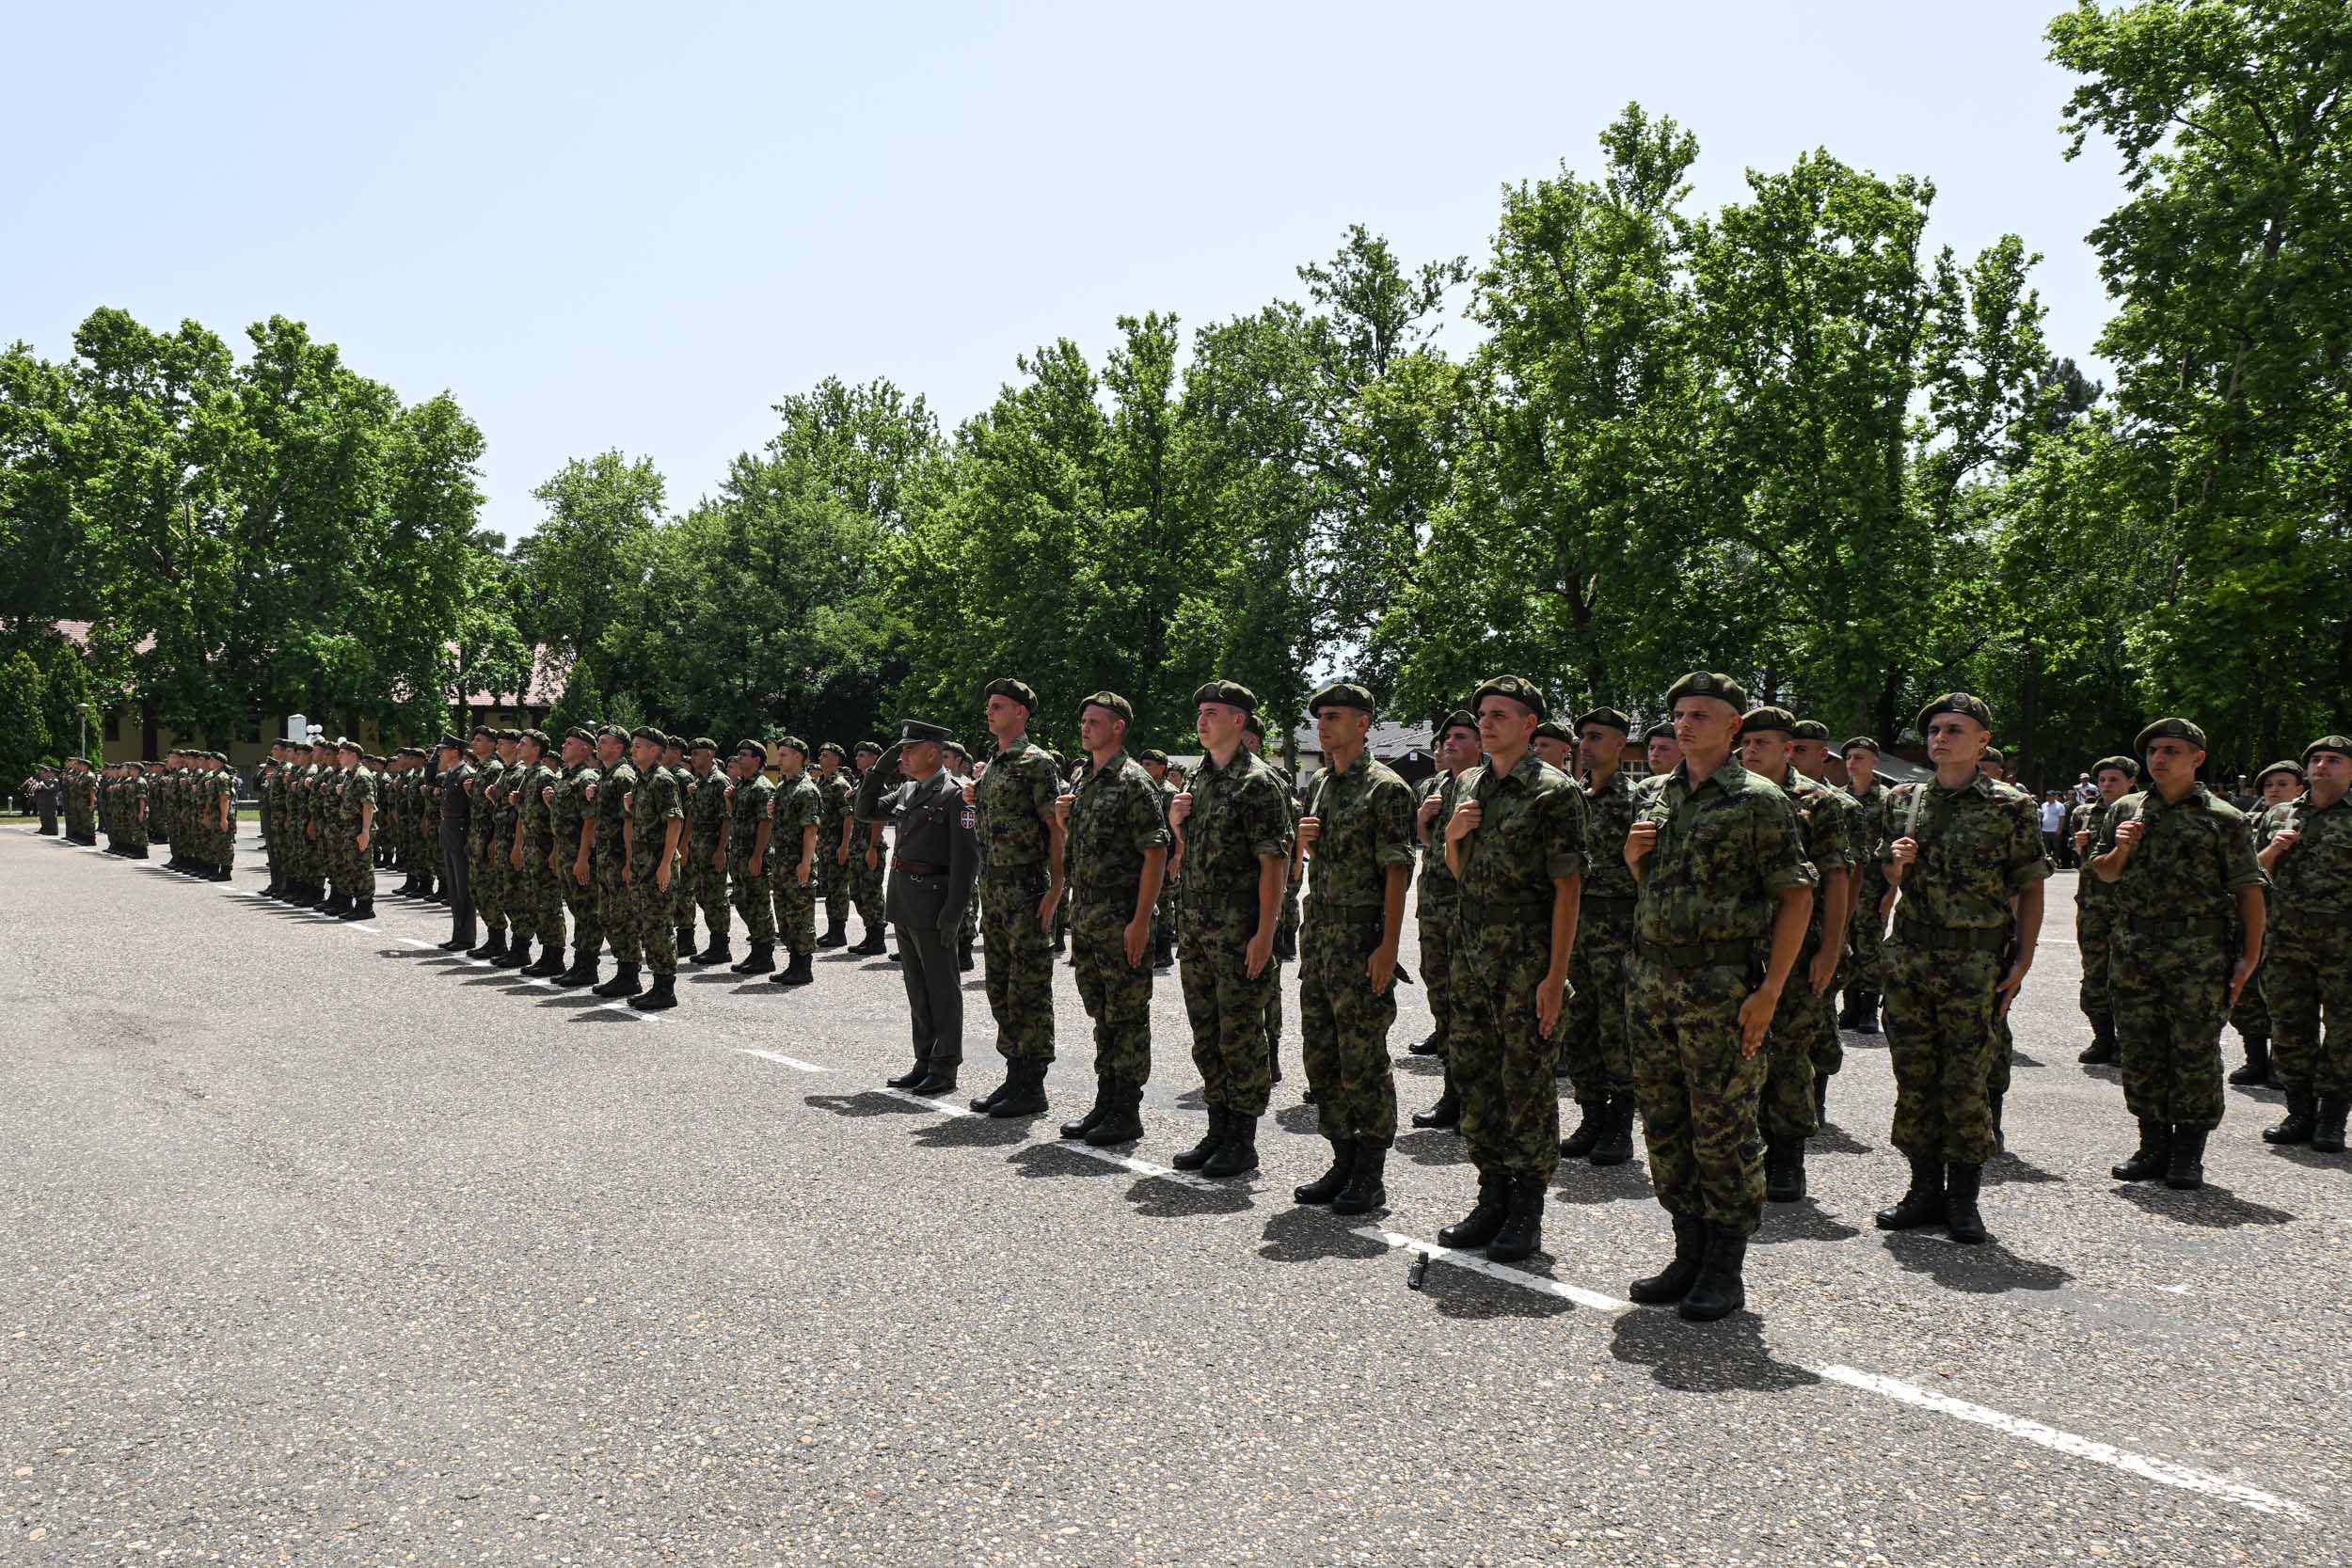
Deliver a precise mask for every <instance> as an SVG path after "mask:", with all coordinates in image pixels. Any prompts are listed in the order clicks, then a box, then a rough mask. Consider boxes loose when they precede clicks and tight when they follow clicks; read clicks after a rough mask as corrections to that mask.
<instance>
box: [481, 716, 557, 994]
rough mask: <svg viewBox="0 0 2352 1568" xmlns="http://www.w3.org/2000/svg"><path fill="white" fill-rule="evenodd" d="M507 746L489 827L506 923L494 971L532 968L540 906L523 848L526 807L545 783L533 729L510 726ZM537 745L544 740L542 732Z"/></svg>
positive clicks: (530, 859) (527, 852) (491, 853)
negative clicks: (495, 811)
mask: <svg viewBox="0 0 2352 1568" xmlns="http://www.w3.org/2000/svg"><path fill="white" fill-rule="evenodd" d="M506 733H507V734H509V735H512V736H514V737H515V738H514V741H513V743H512V744H511V745H507V744H501V746H500V748H499V750H500V752H501V755H502V756H503V757H504V759H505V762H506V772H505V774H504V775H503V776H502V777H501V779H500V781H499V812H498V817H497V821H496V825H495V827H494V828H493V830H492V832H493V838H492V841H491V843H490V846H489V853H490V859H491V860H492V861H493V862H495V863H496V864H497V866H498V878H499V894H500V908H501V910H502V911H504V913H505V915H506V921H507V939H506V951H505V952H503V953H501V954H500V955H499V956H498V957H497V958H493V959H492V960H490V962H491V967H492V968H494V969H517V970H519V969H528V968H530V967H531V962H532V958H531V944H532V941H533V940H534V939H535V938H536V937H537V936H538V934H539V906H538V904H537V902H536V901H535V900H534V899H533V897H532V889H531V881H530V866H531V863H532V858H531V855H530V853H529V851H528V850H527V849H526V848H525V847H524V840H525V837H526V831H525V828H524V824H523V816H524V808H525V807H526V805H528V804H529V803H530V802H531V801H532V800H535V799H536V798H537V796H538V793H539V788H540V785H541V784H544V783H545V782H546V780H545V775H544V773H543V770H542V769H541V768H539V767H538V765H537V761H536V755H535V754H534V752H533V748H532V744H531V740H530V736H532V734H534V733H537V732H533V731H530V730H510V731H507V732H506ZM540 743H541V745H542V746H544V745H545V743H546V736H544V735H541V737H540Z"/></svg>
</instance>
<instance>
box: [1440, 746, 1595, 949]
mask: <svg viewBox="0 0 2352 1568" xmlns="http://www.w3.org/2000/svg"><path fill="white" fill-rule="evenodd" d="M1466 800H1475V801H1477V802H1478V808H1479V810H1478V826H1477V828H1476V829H1475V830H1473V831H1472V832H1470V835H1469V836H1468V837H1466V838H1464V839H1463V840H1462V847H1461V852H1460V855H1459V857H1458V858H1459V859H1460V861H1461V864H1462V870H1461V874H1460V878H1459V879H1460V881H1461V884H1462V900H1463V904H1464V907H1465V910H1466V911H1473V910H1474V909H1477V908H1483V909H1487V910H1520V911H1527V912H1528V914H1529V917H1530V918H1534V914H1535V911H1539V910H1540V911H1542V912H1543V915H1544V917H1545V918H1547V919H1548V918H1549V915H1550V911H1551V903H1552V883H1553V882H1554V881H1556V880H1558V879H1561V878H1563V877H1581V876H1582V875H1583V873H1584V866H1585V859H1584V857H1585V844H1586V828H1585V811H1584V792H1583V791H1582V790H1581V789H1579V788H1578V787H1577V786H1576V782H1575V781H1574V780H1572V779H1570V778H1569V777H1568V776H1567V775H1566V774H1565V773H1563V772H1561V771H1560V770H1559V769H1558V768H1553V767H1551V766H1550V765H1549V764H1548V763H1546V762H1545V761H1544V760H1543V759H1542V758H1541V757H1539V756H1537V755H1536V754H1535V753H1534V752H1528V753H1527V754H1526V755H1524V756H1522V757H1520V758H1519V760H1518V764H1517V766H1515V767H1513V768H1512V769H1511V771H1509V772H1508V773H1497V772H1496V771H1495V770H1494V769H1493V768H1491V767H1490V766H1488V765H1487V764H1486V763H1483V762H1482V763H1480V764H1479V765H1478V766H1477V767H1475V768H1470V770H1469V771H1467V772H1465V773H1464V774H1463V775H1462V776H1461V777H1460V778H1459V779H1457V780H1455V781H1454V803H1455V805H1456V806H1457V807H1458V806H1459V805H1460V804H1461V802H1463V801H1466Z"/></svg>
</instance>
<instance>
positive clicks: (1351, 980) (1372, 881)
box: [1298, 752, 1414, 1148]
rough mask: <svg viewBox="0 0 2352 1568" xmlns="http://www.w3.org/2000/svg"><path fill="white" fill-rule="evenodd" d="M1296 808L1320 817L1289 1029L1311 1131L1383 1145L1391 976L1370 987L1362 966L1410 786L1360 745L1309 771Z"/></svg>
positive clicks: (1407, 851) (1408, 857)
mask: <svg viewBox="0 0 2352 1568" xmlns="http://www.w3.org/2000/svg"><path fill="white" fill-rule="evenodd" d="M1302 815H1304V816H1311V817H1314V818H1316V819H1317V820H1318V821H1319V822H1320V823H1321V824H1322V829H1321V832H1319V833H1318V834H1317V836H1316V839H1315V842H1314V845H1313V847H1312V850H1311V853H1312V856H1313V858H1312V859H1311V861H1310V862H1309V863H1308V871H1307V876H1308V879H1309V887H1308V893H1307V908H1306V919H1305V924H1304V926H1303V927H1302V928H1301V931H1300V941H1299V952H1298V1028H1299V1034H1300V1037H1301V1041H1302V1049H1303V1052H1304V1055H1305V1060H1306V1065H1307V1084H1308V1086H1309V1087H1311V1088H1312V1089H1313V1090H1314V1092H1315V1125H1316V1130H1317V1131H1318V1132H1321V1133H1322V1134H1323V1135H1324V1136H1325V1137H1326V1138H1330V1139H1347V1140H1356V1141H1360V1142H1368V1143H1374V1144H1377V1145H1379V1146H1380V1147H1382V1148H1387V1147H1388V1146H1389V1145H1390V1144H1392V1143H1394V1142H1395V1141H1396V1074H1395V1072H1394V1071H1393V1070H1392V1069H1391V1068H1390V1066H1389V1028H1390V1025H1391V1024H1393V1023H1394V1022H1396V982H1395V980H1393V979H1391V981H1390V983H1389V985H1388V988H1387V989H1386V990H1380V991H1375V990H1373V989H1372V980H1371V976H1370V974H1368V972H1367V970H1366V964H1367V963H1368V961H1369V960H1370V959H1371V958H1372V955H1373V953H1374V951H1375V949H1376V948H1378V947H1379V945H1380V943H1381V942H1382V941H1383V939H1384V938H1385V937H1386V935H1387V932H1388V923H1387V921H1386V919H1385V918H1384V914H1385V905H1386V900H1387V896H1388V873H1389V870H1390V868H1391V867H1392V866H1403V867H1405V868H1406V875H1407V876H1409V875H1410V874H1411V869H1412V864H1413V852H1414V842H1413V792H1412V788H1411V786H1410V785H1408V784H1406V782H1405V781H1404V780H1403V779H1400V778H1398V777H1397V776H1396V774H1395V773H1394V772H1393V771H1392V770H1391V769H1390V768H1388V767H1386V766H1385V765H1384V764H1382V763H1379V762H1376V761H1375V760H1374V759H1373V757H1372V754H1371V753H1370V752H1365V753H1364V754H1362V755H1360V756H1359V757H1358V758H1357V759H1356V761H1355V764H1354V766H1352V767H1350V768H1347V770H1346V771H1344V772H1342V771H1341V770H1339V769H1338V768H1324V769H1323V770H1322V771H1321V772H1319V773H1317V774H1316V775H1315V777H1314V782H1313V783H1312V784H1310V785H1309V786H1308V789H1307V808H1306V811H1305V812H1304V813H1303V814H1302ZM1402 937H1403V934H1402V933H1401V932H1400V933H1399V940H1400V941H1402Z"/></svg>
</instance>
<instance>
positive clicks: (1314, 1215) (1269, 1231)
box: [1258, 1208, 1389, 1263]
mask: <svg viewBox="0 0 2352 1568" xmlns="http://www.w3.org/2000/svg"><path fill="white" fill-rule="evenodd" d="M1367 1218H1369V1216H1367ZM1347 1225H1348V1220H1347V1217H1346V1216H1344V1215H1333V1214H1331V1213H1328V1212H1325V1211H1323V1210H1320V1209H1309V1208H1291V1209H1285V1210H1283V1211H1282V1212H1279V1213H1278V1214H1276V1215H1275V1216H1274V1217H1273V1218H1272V1219H1270V1220H1268V1221H1266V1223H1265V1232H1264V1236H1263V1242H1264V1244H1263V1245H1262V1246H1261V1247H1259V1248H1258V1256H1259V1257H1261V1258H1263V1259H1266V1260H1267V1261H1269V1262H1274V1263H1317V1262H1321V1261H1323V1260H1324V1259H1331V1258H1353V1259H1358V1260H1359V1261H1360V1260H1361V1259H1367V1258H1377V1257H1379V1256H1380V1255H1381V1254H1382V1253H1384V1252H1387V1251H1388V1250H1389V1244H1388V1243H1386V1242H1382V1241H1377V1240H1375V1239H1374V1238H1373V1237H1370V1236H1359V1235H1357V1234H1356V1233H1355V1232H1354V1231H1353V1230H1350V1229H1349V1228H1347Z"/></svg>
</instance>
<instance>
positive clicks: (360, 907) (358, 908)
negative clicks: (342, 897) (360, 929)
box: [343, 898, 375, 920]
mask: <svg viewBox="0 0 2352 1568" xmlns="http://www.w3.org/2000/svg"><path fill="white" fill-rule="evenodd" d="M343 918H344V919H345V920H373V919H374V918H375V900H374V899H373V898H362V899H360V900H359V901H358V903H356V904H354V905H352V906H351V908H349V909H348V910H345V911H343Z"/></svg>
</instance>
